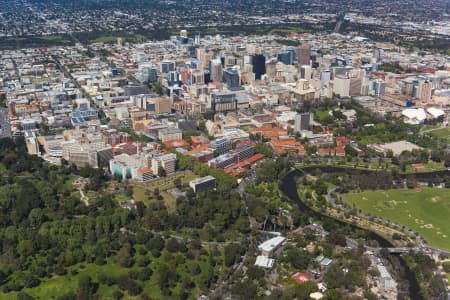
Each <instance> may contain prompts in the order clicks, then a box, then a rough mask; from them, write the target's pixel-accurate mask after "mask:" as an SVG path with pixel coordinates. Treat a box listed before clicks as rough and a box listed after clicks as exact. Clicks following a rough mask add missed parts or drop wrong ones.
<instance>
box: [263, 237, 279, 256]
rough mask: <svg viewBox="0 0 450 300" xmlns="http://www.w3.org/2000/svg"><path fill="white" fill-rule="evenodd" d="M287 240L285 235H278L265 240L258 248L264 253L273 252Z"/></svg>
mask: <svg viewBox="0 0 450 300" xmlns="http://www.w3.org/2000/svg"><path fill="white" fill-rule="evenodd" d="M285 240H286V238H285V237H283V236H277V237H274V238H271V239H270V240H267V241H265V242H264V243H262V244H260V245H259V246H258V250H259V251H261V252H262V253H263V254H264V255H269V254H271V253H272V252H273V251H274V250H275V249H276V248H278V247H279V246H280V245H281V244H282V243H283V242H284V241H285Z"/></svg>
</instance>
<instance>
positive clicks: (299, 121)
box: [294, 112, 313, 132]
mask: <svg viewBox="0 0 450 300" xmlns="http://www.w3.org/2000/svg"><path fill="white" fill-rule="evenodd" d="M312 123H313V114H312V113H309V112H307V113H301V114H297V115H296V116H295V123H294V131H295V132H299V131H302V130H309V129H310V127H311V125H312Z"/></svg>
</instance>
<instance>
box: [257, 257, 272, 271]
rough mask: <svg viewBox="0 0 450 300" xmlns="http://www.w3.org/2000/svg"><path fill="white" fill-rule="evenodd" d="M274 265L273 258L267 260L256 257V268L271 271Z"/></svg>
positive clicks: (266, 258)
mask: <svg viewBox="0 0 450 300" xmlns="http://www.w3.org/2000/svg"><path fill="white" fill-rule="evenodd" d="M274 264H275V260H274V259H273V258H268V257H267V256H264V255H259V256H257V257H256V261H255V266H257V267H261V268H266V269H272V267H273V265H274Z"/></svg>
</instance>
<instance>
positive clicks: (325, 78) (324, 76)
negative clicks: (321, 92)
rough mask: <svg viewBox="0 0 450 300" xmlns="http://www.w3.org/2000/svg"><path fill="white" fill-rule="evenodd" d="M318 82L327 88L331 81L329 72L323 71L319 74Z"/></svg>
mask: <svg viewBox="0 0 450 300" xmlns="http://www.w3.org/2000/svg"><path fill="white" fill-rule="evenodd" d="M320 80H321V81H322V86H328V84H329V83H330V80H331V71H330V70H325V71H323V72H322V73H321V74H320Z"/></svg>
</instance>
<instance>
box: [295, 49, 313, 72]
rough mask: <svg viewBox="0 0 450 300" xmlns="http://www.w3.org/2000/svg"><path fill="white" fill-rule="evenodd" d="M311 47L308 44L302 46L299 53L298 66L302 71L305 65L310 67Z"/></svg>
mask: <svg viewBox="0 0 450 300" xmlns="http://www.w3.org/2000/svg"><path fill="white" fill-rule="evenodd" d="M310 56H311V46H310V45H309V44H308V43H304V44H301V45H300V47H299V48H298V53H297V64H298V68H299V69H300V68H301V67H302V66H304V65H308V66H309V65H310Z"/></svg>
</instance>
